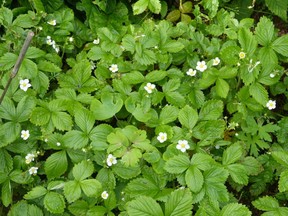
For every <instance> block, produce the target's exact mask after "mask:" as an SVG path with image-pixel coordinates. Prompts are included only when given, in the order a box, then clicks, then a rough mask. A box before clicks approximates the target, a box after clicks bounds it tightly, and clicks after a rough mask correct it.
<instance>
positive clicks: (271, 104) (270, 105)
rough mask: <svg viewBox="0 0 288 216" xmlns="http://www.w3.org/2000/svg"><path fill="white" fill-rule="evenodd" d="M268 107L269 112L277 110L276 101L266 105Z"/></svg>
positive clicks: (270, 101)
mask: <svg viewBox="0 0 288 216" xmlns="http://www.w3.org/2000/svg"><path fill="white" fill-rule="evenodd" d="M266 107H267V108H268V109H269V110H272V109H275V108H276V101H275V100H269V101H268V102H267V103H266Z"/></svg>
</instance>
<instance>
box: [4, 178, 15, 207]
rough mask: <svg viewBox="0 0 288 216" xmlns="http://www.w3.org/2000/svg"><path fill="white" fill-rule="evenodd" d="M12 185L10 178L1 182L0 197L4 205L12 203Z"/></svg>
mask: <svg viewBox="0 0 288 216" xmlns="http://www.w3.org/2000/svg"><path fill="white" fill-rule="evenodd" d="M12 195H13V194H12V187H11V182H10V180H6V181H5V182H4V183H3V184H2V189H1V199H2V203H3V205H4V206H5V207H8V206H9V205H10V204H11V203H12Z"/></svg>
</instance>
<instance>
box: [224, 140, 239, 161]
mask: <svg viewBox="0 0 288 216" xmlns="http://www.w3.org/2000/svg"><path fill="white" fill-rule="evenodd" d="M242 153H243V148H242V147H241V145H240V144H239V143H235V144H233V145H231V146H229V147H228V148H227V149H226V150H225V151H224V153H223V159H222V164H223V165H229V164H232V163H235V162H236V161H238V160H239V159H240V158H241V156H242Z"/></svg>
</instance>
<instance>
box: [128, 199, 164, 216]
mask: <svg viewBox="0 0 288 216" xmlns="http://www.w3.org/2000/svg"><path fill="white" fill-rule="evenodd" d="M127 213H128V215H129V216H164V214H163V212H162V209H161V207H160V205H159V204H158V203H157V202H156V201H155V200H154V199H152V198H151V197H146V196H140V197H138V198H137V199H135V200H133V201H130V202H129V203H128V204H127Z"/></svg>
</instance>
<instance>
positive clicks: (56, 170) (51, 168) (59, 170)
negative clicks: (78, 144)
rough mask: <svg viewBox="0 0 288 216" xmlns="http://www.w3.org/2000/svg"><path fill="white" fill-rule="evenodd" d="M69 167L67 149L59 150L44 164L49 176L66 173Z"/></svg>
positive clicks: (54, 176) (55, 176)
mask: <svg viewBox="0 0 288 216" xmlns="http://www.w3.org/2000/svg"><path fill="white" fill-rule="evenodd" d="M67 167H68V161H67V155H66V152H65V151H59V152H56V153H53V154H52V155H50V156H49V157H48V158H47V159H46V161H45V164H44V169H45V173H46V175H47V177H48V178H57V177H60V176H61V175H62V174H64V173H65V172H66V170H67Z"/></svg>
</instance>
